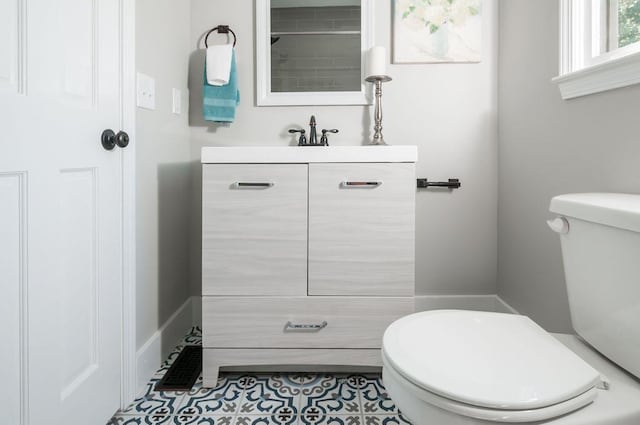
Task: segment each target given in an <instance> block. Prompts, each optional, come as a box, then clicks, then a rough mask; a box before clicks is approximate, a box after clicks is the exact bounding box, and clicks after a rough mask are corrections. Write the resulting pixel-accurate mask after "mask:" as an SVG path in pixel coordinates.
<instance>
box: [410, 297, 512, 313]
mask: <svg viewBox="0 0 640 425" xmlns="http://www.w3.org/2000/svg"><path fill="white" fill-rule="evenodd" d="M415 304H416V311H427V310H440V309H454V310H477V311H493V312H498V313H513V314H518V312H517V311H516V310H515V309H514V308H512V307H511V306H510V305H509V304H507V303H506V302H504V300H503V299H502V298H500V297H499V296H498V295H496V294H488V295H416V297H415Z"/></svg>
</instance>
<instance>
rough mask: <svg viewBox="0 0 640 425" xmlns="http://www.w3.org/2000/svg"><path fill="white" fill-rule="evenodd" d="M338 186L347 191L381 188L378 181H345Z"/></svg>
mask: <svg viewBox="0 0 640 425" xmlns="http://www.w3.org/2000/svg"><path fill="white" fill-rule="evenodd" d="M340 186H342V187H345V188H347V189H372V188H375V187H380V186H382V182H380V181H377V182H375V181H368V182H355V181H347V182H342V183H340Z"/></svg>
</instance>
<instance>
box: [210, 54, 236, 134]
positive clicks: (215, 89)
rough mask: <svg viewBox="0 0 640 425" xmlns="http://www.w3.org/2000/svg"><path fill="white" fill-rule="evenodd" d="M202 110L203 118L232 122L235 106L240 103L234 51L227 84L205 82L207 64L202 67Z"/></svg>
mask: <svg viewBox="0 0 640 425" xmlns="http://www.w3.org/2000/svg"><path fill="white" fill-rule="evenodd" d="M202 103H203V105H202V112H203V114H204V119H205V120H207V121H215V122H233V120H234V119H235V117H236V107H237V106H238V104H239V103H240V90H238V69H237V67H236V51H235V50H233V52H232V54H231V75H229V84H226V85H224V86H212V85H209V84H208V83H207V65H206V63H205V69H204V91H203V102H202Z"/></svg>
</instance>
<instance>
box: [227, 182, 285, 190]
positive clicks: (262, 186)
mask: <svg viewBox="0 0 640 425" xmlns="http://www.w3.org/2000/svg"><path fill="white" fill-rule="evenodd" d="M234 186H235V187H236V188H238V189H241V188H253V189H268V188H270V187H273V186H275V183H273V182H235V183H234Z"/></svg>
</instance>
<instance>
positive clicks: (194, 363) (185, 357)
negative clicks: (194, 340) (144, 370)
mask: <svg viewBox="0 0 640 425" xmlns="http://www.w3.org/2000/svg"><path fill="white" fill-rule="evenodd" d="M201 371H202V347H201V346H198V345H187V346H185V347H184V348H183V349H182V351H181V352H180V354H179V355H178V357H177V358H176V360H175V362H173V364H172V365H171V367H170V368H169V370H167V373H166V374H165V375H164V376H163V377H162V379H161V380H160V381H158V383H157V384H156V388H155V390H156V391H189V390H190V389H191V387H193V384H195V382H196V380H197V379H198V376H200V372H201Z"/></svg>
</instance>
